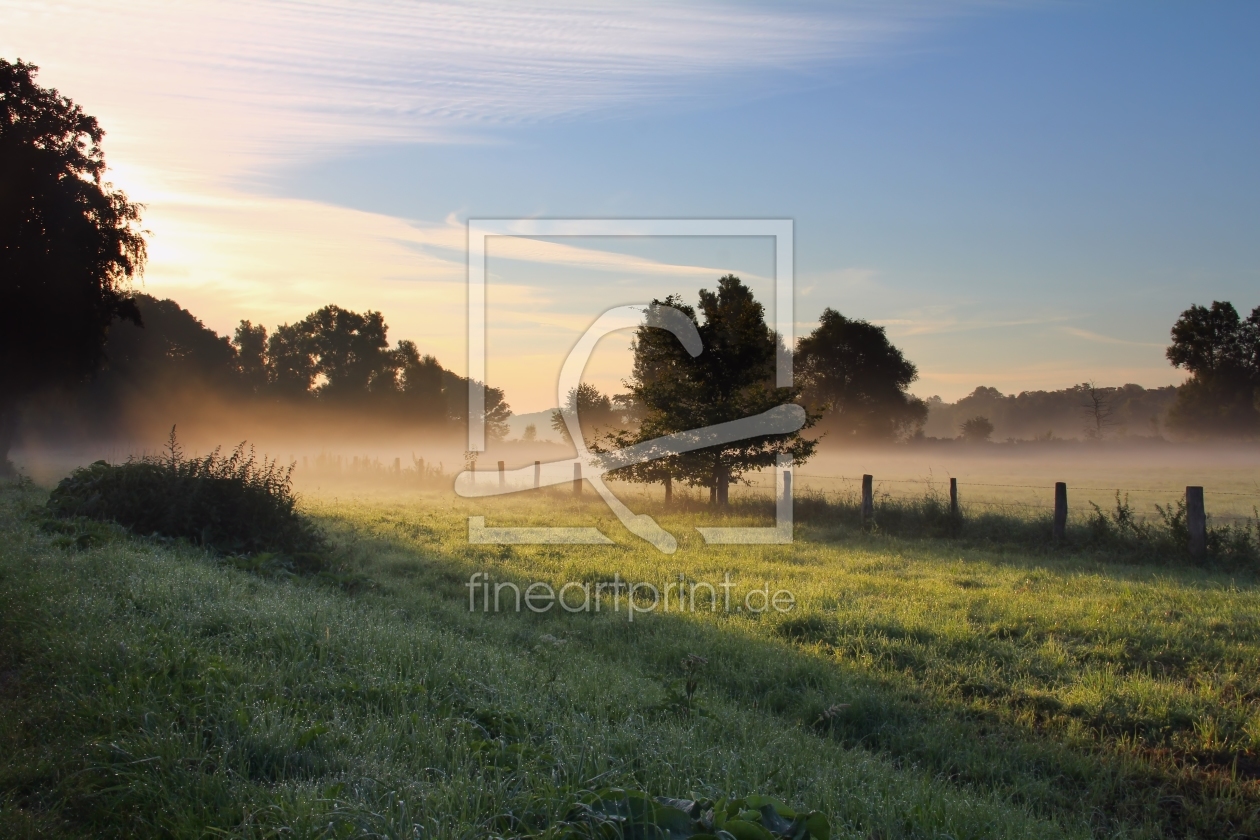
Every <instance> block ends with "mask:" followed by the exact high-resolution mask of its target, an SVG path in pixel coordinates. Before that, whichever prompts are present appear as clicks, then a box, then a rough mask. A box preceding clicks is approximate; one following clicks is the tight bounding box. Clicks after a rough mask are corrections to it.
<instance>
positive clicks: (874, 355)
mask: <svg viewBox="0 0 1260 840" xmlns="http://www.w3.org/2000/svg"><path fill="white" fill-rule="evenodd" d="M794 367H795V370H796V373H797V375H798V376H799V377H800V380H801V382H802V384H803V386H804V389H803V390H804V393H805V397H806V399H807V400H808V401H809V402H810V403H811V404H813V405H816V406H819V407H820V408H821V409H822V411H823V418H822V421H821V427H822V428H823V429H825V430H827V431H828V432H830V433H831V434H834V435H835V436H837V437H839V438H840V439H841V440H849V439H853V440H891V439H894V438H897V437H902V436H905V435H907V434H909V433H912V431H913V430H914V429H915V428H918V427H921V426H922V425H923V422H924V421H925V420H926V419H927V413H928V410H927V404H926V403H924V402H923V400H921V399H918V398H917V397H914V396H912V395H911V394H909V393H907V391H906V388H908V387H909V386H910V383H912V382H914V381H915V380H916V379H917V378H918V377H919V372H918V369H917V368H915V366H914V365H913V364H912V363H911V362H910V361H908V360H907V359H906V357H905V356H904V355H902V353H901V351H900V350H898V349H897V348H896V347H894V346H893V344H892V342H890V341H889V340H888V336H887V335H886V334H885V332H884V328H883V327H877V326H875V325H874V324H871V323H869V322H867V321H860V320H853V319H849V318H846V317H844V316H843V315H841V314H840V313H839V312H836V311H835V310H834V309H825V310H823V314H822V317H821V318H820V319H819V323H818V326H817V327H816V328H815V329H814V331H813V332H811V333H810V334H809V335H807V336H805V337H804V338H802V339H801V340H800V341H798V342H797V344H796V358H795V359H794Z"/></svg>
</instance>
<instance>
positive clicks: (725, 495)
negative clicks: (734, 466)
mask: <svg viewBox="0 0 1260 840" xmlns="http://www.w3.org/2000/svg"><path fill="white" fill-rule="evenodd" d="M730 489H731V477H730V475H729V474H728V473H727V472H726V470H724V469H719V470H718V475H717V503H718V505H719V506H721V507H726V506H727V505H728V504H730Z"/></svg>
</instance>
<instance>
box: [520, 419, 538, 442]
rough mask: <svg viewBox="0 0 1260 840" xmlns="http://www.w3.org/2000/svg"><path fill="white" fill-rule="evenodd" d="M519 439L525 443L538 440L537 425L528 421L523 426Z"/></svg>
mask: <svg viewBox="0 0 1260 840" xmlns="http://www.w3.org/2000/svg"><path fill="white" fill-rule="evenodd" d="M521 440H523V441H524V442H525V443H533V442H534V441H536V440H538V427H537V426H535V425H534V424H533V423H530V424H529V425H528V426H526V427H525V431H523V432H521Z"/></svg>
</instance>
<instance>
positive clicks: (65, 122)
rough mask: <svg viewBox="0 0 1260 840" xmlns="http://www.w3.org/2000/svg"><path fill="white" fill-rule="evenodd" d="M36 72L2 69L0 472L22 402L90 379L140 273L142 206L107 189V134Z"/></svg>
mask: <svg viewBox="0 0 1260 840" xmlns="http://www.w3.org/2000/svg"><path fill="white" fill-rule="evenodd" d="M37 71H38V68H37V67H35V65H33V64H28V63H25V62H23V61H21V60H19V61H17V62H16V63H12V64H11V63H9V62H8V61H5V60H4V59H0V463H2V464H3V465H4V466H5V467H6V468H7V466H8V459H7V456H8V452H9V448H10V446H11V445H12V442H13V434H14V431H15V429H16V425H17V419H18V411H19V409H20V406H21V403H22V401H23V399H25V398H26V397H27V396H29V395H30V394H31V393H33V392H34V391H36V390H38V389H40V388H41V387H43V386H46V385H52V384H59V383H66V382H73V381H76V380H82V379H85V378H87V377H90V376H91V375H92V374H93V373H94V372H95V371H96V370H97V368H98V367H99V366H100V364H101V361H102V359H103V355H104V354H103V348H104V345H105V339H106V336H107V334H108V331H109V326H110V324H111V323H112V322H113V321H114V320H115V319H116V318H120V317H121V318H127V319H130V320H132V321H134V322H136V323H139V322H140V313H139V311H138V310H137V308H136V306H135V303H134V302H133V301H132V300H130V299H129V298H128V297H127V295H126V287H127V284H128V281H129V280H130V279H131V278H133V277H134V276H136V275H137V274H138V273H139V272H140V271H141V270H142V267H143V265H144V258H145V245H144V238H143V235H142V234H143V232H142V231H141V230H140V229H139V227H138V223H139V219H140V209H141V208H140V206H139V205H137V204H133V203H131V202H130V201H128V200H127V197H126V196H125V195H124V194H123V193H122V192H120V191H119V190H116V189H114V188H113V187H112V186H111V185H110V184H108V183H105V181H104V180H103V178H104V175H105V156H104V153H103V152H102V150H101V139H102V138H103V137H104V132H103V131H102V130H101V127H100V126H99V125H98V124H97V122H96V119H95V118H93V117H90V116H88V115H87V114H85V113H83V110H82V109H81V108H80V107H79V106H77V105H75V104H74V103H73V102H72V101H70V100H69V99H68V98H66V97H64V96H62V95H61V94H59V93H58V92H57V91H56V90H52V89H49V88H43V87H40V86H39V85H38V84H36V83H35V74H36V72H37Z"/></svg>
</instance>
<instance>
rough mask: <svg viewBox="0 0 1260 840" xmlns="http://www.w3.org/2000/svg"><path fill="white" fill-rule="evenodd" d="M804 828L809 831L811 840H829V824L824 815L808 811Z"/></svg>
mask: <svg viewBox="0 0 1260 840" xmlns="http://www.w3.org/2000/svg"><path fill="white" fill-rule="evenodd" d="M805 827H806V828H808V829H809V836H810V838H811V840H831V823H830V822H828V821H827V815H826V814H823V813H821V812H819V811H810V812H809V814H808V815H806V817H805Z"/></svg>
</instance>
